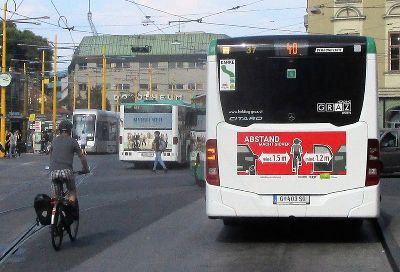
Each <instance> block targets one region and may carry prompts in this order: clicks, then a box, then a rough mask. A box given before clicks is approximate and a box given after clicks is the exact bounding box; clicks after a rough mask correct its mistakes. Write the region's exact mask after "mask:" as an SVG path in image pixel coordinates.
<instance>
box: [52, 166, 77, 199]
mask: <svg viewBox="0 0 400 272" xmlns="http://www.w3.org/2000/svg"><path fill="white" fill-rule="evenodd" d="M50 180H51V189H52V193H53V196H56V195H58V190H62V187H61V185H62V184H60V182H59V181H62V183H64V184H65V186H66V187H67V189H68V191H71V190H75V188H76V187H75V176H74V172H72V170H70V169H62V170H54V171H51V173H50Z"/></svg>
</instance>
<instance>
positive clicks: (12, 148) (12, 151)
mask: <svg viewBox="0 0 400 272" xmlns="http://www.w3.org/2000/svg"><path fill="white" fill-rule="evenodd" d="M16 147H17V133H16V132H15V131H14V133H11V132H10V158H13V157H15V156H16V155H15V149H16Z"/></svg>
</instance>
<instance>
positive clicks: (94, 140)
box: [72, 109, 119, 153]
mask: <svg viewBox="0 0 400 272" xmlns="http://www.w3.org/2000/svg"><path fill="white" fill-rule="evenodd" d="M118 119H119V114H118V113H116V112H113V111H102V110H96V109H90V110H89V109H77V110H75V111H74V112H73V116H72V124H73V137H74V138H75V139H79V138H80V137H82V135H83V134H84V135H86V141H87V144H86V152H88V153H117V152H118V126H119V120H118Z"/></svg>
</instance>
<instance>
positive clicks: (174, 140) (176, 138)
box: [172, 137, 178, 145]
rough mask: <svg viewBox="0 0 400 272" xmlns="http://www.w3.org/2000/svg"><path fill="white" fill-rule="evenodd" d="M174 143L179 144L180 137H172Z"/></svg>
mask: <svg viewBox="0 0 400 272" xmlns="http://www.w3.org/2000/svg"><path fill="white" fill-rule="evenodd" d="M172 143H173V144H175V145H176V144H178V137H174V138H173V139H172Z"/></svg>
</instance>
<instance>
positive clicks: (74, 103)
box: [72, 72, 76, 111]
mask: <svg viewBox="0 0 400 272" xmlns="http://www.w3.org/2000/svg"><path fill="white" fill-rule="evenodd" d="M72 88H73V96H74V98H73V104H72V110H73V111H75V108H76V75H75V72H74V82H73V87H72Z"/></svg>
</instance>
